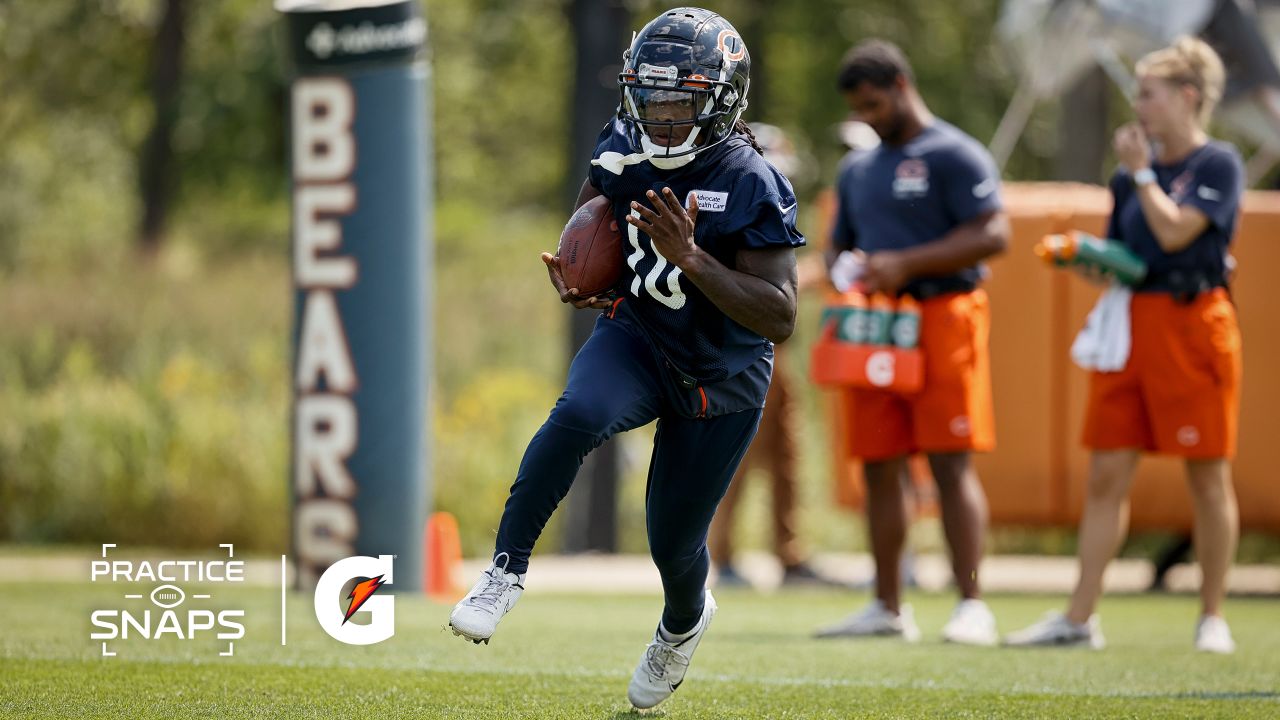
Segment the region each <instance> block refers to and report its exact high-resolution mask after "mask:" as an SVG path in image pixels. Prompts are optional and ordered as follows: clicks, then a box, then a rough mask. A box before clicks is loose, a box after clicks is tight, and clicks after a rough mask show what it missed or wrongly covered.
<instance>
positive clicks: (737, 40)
mask: <svg viewBox="0 0 1280 720" xmlns="http://www.w3.org/2000/svg"><path fill="white" fill-rule="evenodd" d="M622 62H623V71H622V72H621V73H620V74H619V75H618V87H619V90H620V91H621V95H622V97H621V102H620V104H619V106H618V115H619V117H621V118H622V119H623V120H624V121H625V122H626V123H627V125H628V126H629V128H630V130H631V135H632V144H633V146H634V147H635V149H636V150H637V151H640V152H643V153H645V154H647V155H649V156H650V157H649V162H651V163H653V164H654V165H655V166H656V167H659V168H663V169H673V168H677V167H680V166H683V165H686V164H688V163H689V162H692V161H693V159H694V158H695V157H696V156H697V154H698V153H699V152H701V151H703V150H707V149H709V148H712V147H715V146H716V145H719V144H720V143H722V142H724V141H725V140H726V139H728V138H729V136H730V135H731V134H732V133H733V127H734V125H735V124H736V123H737V122H738V118H739V117H741V115H742V111H743V110H745V109H746V107H747V89H748V88H749V87H750V84H751V80H750V70H751V56H750V55H748V54H747V46H746V44H745V43H743V41H742V36H741V35H739V34H738V31H737V30H735V29H734V27H733V25H731V24H729V21H728V20H725V19H724V18H723V17H720V16H719V15H717V14H715V13H713V12H711V11H709V10H703V9H701V8H676V9H674V10H668V11H667V12H664V13H662V14H661V15H659V16H658V17H656V18H654V19H653V20H651V21H650V22H649V24H648V25H645V26H644V29H642V30H641V31H640V32H639V33H636V35H635V36H634V37H633V38H632V40H631V47H630V48H628V49H627V51H626V52H625V53H623V55H622Z"/></svg>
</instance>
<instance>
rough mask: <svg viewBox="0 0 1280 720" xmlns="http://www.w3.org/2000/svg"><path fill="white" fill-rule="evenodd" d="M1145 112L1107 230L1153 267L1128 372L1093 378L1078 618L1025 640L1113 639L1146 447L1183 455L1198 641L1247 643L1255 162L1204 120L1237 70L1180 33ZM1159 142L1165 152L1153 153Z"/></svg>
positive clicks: (1128, 148) (1146, 97)
mask: <svg viewBox="0 0 1280 720" xmlns="http://www.w3.org/2000/svg"><path fill="white" fill-rule="evenodd" d="M1137 75H1138V81H1139V89H1138V97H1137V98H1136V100H1135V101H1134V112H1135V114H1136V115H1137V117H1138V120H1137V122H1133V123H1129V124H1128V125H1125V126H1124V127H1122V128H1120V129H1119V130H1117V131H1116V134H1115V150H1116V155H1117V156H1118V157H1119V160H1120V162H1121V164H1122V165H1123V167H1122V168H1121V169H1119V170H1117V171H1116V173H1115V176H1114V177H1113V178H1112V180H1111V191H1112V194H1113V195H1114V197H1115V207H1114V209H1113V210H1112V214H1111V220H1110V223H1109V225H1108V233H1107V234H1108V236H1109V237H1110V238H1112V239H1115V240H1120V241H1122V242H1124V243H1125V244H1126V245H1127V246H1128V247H1129V249H1130V250H1132V251H1134V252H1135V253H1137V254H1138V255H1139V256H1141V257H1142V259H1143V260H1145V261H1146V263H1147V268H1148V272H1147V276H1146V279H1145V280H1143V282H1142V284H1140V285H1139V286H1137V287H1136V288H1134V291H1135V292H1134V294H1133V299H1132V302H1131V304H1130V321H1131V322H1130V327H1131V333H1132V343H1131V346H1130V352H1129V357H1128V360H1127V361H1126V364H1125V366H1124V368H1123V369H1122V370H1120V371H1118V372H1099V371H1094V372H1093V373H1092V374H1091V376H1090V378H1089V404H1088V409H1087V410H1086V412H1085V426H1084V444H1085V446H1086V447H1088V448H1089V449H1090V450H1092V451H1093V453H1092V459H1091V466H1090V474H1089V487H1088V492H1087V494H1086V499H1085V507H1084V514H1083V517H1082V518H1081V521H1080V550H1079V552H1080V578H1079V581H1078V583H1077V585H1076V589H1075V592H1074V593H1073V594H1072V597H1071V602H1070V605H1069V608H1068V610H1067V612H1066V614H1065V615H1052V616H1049V617H1048V618H1046V619H1045V620H1044V621H1042V622H1040V623H1037V624H1036V625H1033V626H1031V627H1030V628H1027V629H1025V630H1023V631H1021V632H1018V633H1014V634H1013V635H1010V636H1009V637H1008V638H1006V642H1007V643H1009V644H1013V645H1042V644H1055V645H1060V644H1088V645H1091V646H1092V647H1095V648H1100V647H1102V646H1103V644H1104V641H1103V638H1102V632H1101V628H1100V625H1099V623H1098V617H1097V615H1095V614H1094V609H1095V607H1096V605H1097V602H1098V597H1099V596H1100V595H1101V594H1102V576H1103V572H1104V571H1105V570H1106V567H1107V563H1109V562H1110V561H1111V558H1112V557H1113V556H1114V555H1115V553H1116V551H1117V549H1118V548H1119V547H1120V543H1121V542H1122V541H1123V540H1124V536H1125V533H1126V531H1127V529H1128V520H1129V505H1128V495H1129V488H1130V485H1131V483H1132V480H1133V471H1134V469H1135V467H1136V466H1137V462H1138V457H1139V455H1140V453H1142V452H1154V453H1159V454H1163V455H1172V456H1175V457H1181V458H1184V459H1185V461H1186V466H1187V478H1188V480H1189V483H1190V486H1191V494H1192V498H1193V500H1194V505H1195V546H1196V559H1197V560H1198V561H1199V563H1200V569H1201V572H1202V575H1203V584H1202V586H1201V591H1200V598H1201V603H1202V614H1201V616H1200V621H1199V624H1198V625H1197V626H1196V648H1197V649H1199V650H1203V651H1208V652H1218V653H1230V652H1233V651H1234V650H1235V643H1234V641H1233V640H1232V638H1231V631H1230V630H1229V629H1228V627H1227V623H1226V621H1225V620H1223V618H1222V599H1223V596H1224V595H1225V594H1226V576H1227V569H1228V568H1229V567H1230V566H1231V561H1232V558H1233V557H1234V555H1235V548H1236V539H1237V536H1238V526H1239V519H1238V510H1237V507H1236V498H1235V491H1234V490H1233V489H1232V486H1231V466H1230V464H1229V462H1230V460H1231V458H1232V457H1233V456H1234V454H1235V449H1236V423H1237V416H1238V414H1239V405H1240V329H1239V326H1238V325H1237V323H1236V313H1235V307H1234V305H1232V302H1231V298H1230V296H1229V295H1228V292H1227V280H1228V277H1229V272H1228V263H1229V262H1230V260H1229V255H1228V247H1229V245H1230V243H1231V238H1232V236H1233V235H1234V234H1235V228H1236V218H1237V216H1238V214H1239V208H1240V197H1241V193H1242V191H1243V186H1244V168H1243V163H1242V162H1241V160H1240V155H1239V153H1238V152H1237V151H1236V149H1235V148H1234V147H1233V146H1231V145H1230V144H1228V143H1225V142H1221V141H1218V140H1214V139H1212V138H1210V137H1209V136H1208V135H1207V134H1206V133H1205V126H1206V125H1207V124H1208V121H1209V117H1210V115H1211V114H1212V112H1213V107H1214V105H1215V104H1216V103H1217V101H1218V99H1219V98H1221V96H1222V87H1223V80H1224V72H1223V67H1222V62H1221V60H1220V59H1219V58H1218V56H1217V54H1216V53H1215V52H1214V51H1213V49H1212V48H1210V47H1209V46H1208V45H1207V44H1205V43H1204V42H1203V41H1201V40H1196V39H1192V38H1181V39H1179V40H1178V41H1177V42H1176V43H1174V45H1173V46H1171V47H1168V48H1165V49H1163V50H1158V51H1156V52H1153V53H1151V54H1150V55H1147V56H1146V57H1144V58H1143V59H1142V60H1141V61H1139V63H1138V66H1137ZM1153 149H1154V151H1153Z"/></svg>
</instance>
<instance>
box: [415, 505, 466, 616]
mask: <svg viewBox="0 0 1280 720" xmlns="http://www.w3.org/2000/svg"><path fill="white" fill-rule="evenodd" d="M422 541H423V545H424V547H423V553H422V557H423V568H422V573H423V580H424V582H423V586H424V587H425V589H426V592H427V595H429V596H431V597H433V598H435V599H437V600H448V601H452V600H457V599H458V598H460V597H462V589H461V588H459V587H458V580H457V578H458V573H459V571H460V570H461V569H462V543H461V542H460V541H459V540H458V521H457V520H455V519H454V517H453V515H451V514H449V513H447V512H438V513H432V514H431V517H429V518H427V531H426V533H425V536H424V537H423V539H422Z"/></svg>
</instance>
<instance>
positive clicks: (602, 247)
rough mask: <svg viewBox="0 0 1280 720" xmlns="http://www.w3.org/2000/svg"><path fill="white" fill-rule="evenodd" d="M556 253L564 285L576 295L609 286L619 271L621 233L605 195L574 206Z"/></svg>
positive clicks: (620, 272)
mask: <svg viewBox="0 0 1280 720" xmlns="http://www.w3.org/2000/svg"><path fill="white" fill-rule="evenodd" d="M556 255H557V256H559V258H560V273H561V275H562V276H563V277H564V285H565V287H566V288H570V289H572V288H577V289H578V296H579V297H583V298H589V297H591V296H593V295H602V294H604V293H605V292H607V291H609V290H610V289H612V288H613V286H614V284H615V283H617V282H618V276H620V275H621V274H622V233H621V232H619V231H618V221H617V220H616V219H614V217H613V203H611V202H609V198H607V197H605V196H603V195H600V196H598V197H594V198H592V199H590V200H588V201H587V202H586V203H584V204H583V205H582V207H580V208H578V211H577V212H575V213H574V214H573V217H571V218H569V222H568V223H566V224H565V226H564V232H562V233H560V248H559V249H558V250H556Z"/></svg>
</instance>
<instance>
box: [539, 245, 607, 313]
mask: <svg viewBox="0 0 1280 720" xmlns="http://www.w3.org/2000/svg"><path fill="white" fill-rule="evenodd" d="M542 262H544V263H546V265H547V275H548V276H550V278H551V285H552V286H553V287H555V289H556V292H557V293H558V294H559V295H560V302H563V303H569V304H570V305H572V306H574V307H576V308H578V309H579V310H585V309H587V308H595V309H596V310H606V309H608V308H609V306H610V305H612V304H613V303H612V302H610V300H609V298H605V297H597V296H594V295H593V296H591V297H589V298H584V297H579V296H578V288H567V287H565V286H564V276H563V275H562V274H561V273H560V258H559V257H557V256H555V255H552V254H551V253H549V252H544V253H542Z"/></svg>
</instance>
